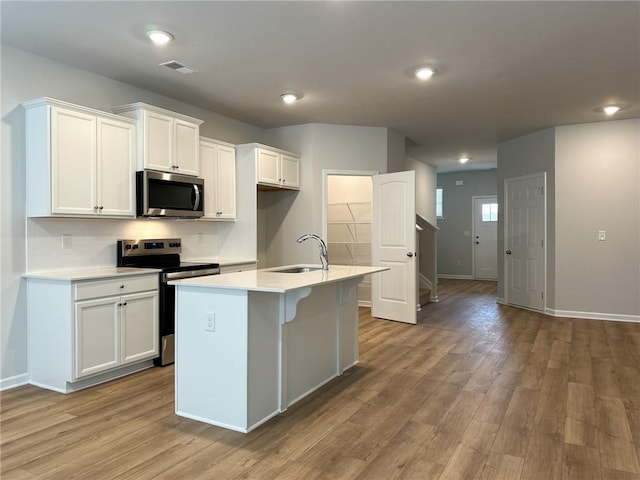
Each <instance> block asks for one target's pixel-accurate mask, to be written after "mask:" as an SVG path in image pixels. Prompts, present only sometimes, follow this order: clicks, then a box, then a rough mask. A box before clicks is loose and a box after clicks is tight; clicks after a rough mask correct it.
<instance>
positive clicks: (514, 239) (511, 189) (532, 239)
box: [505, 174, 546, 310]
mask: <svg viewBox="0 0 640 480" xmlns="http://www.w3.org/2000/svg"><path fill="white" fill-rule="evenodd" d="M544 185H545V177H544V174H540V175H536V176H530V177H524V178H516V179H509V180H506V181H505V204H506V205H505V210H506V217H505V234H506V238H505V279H506V283H505V284H506V287H507V288H506V297H507V298H506V301H507V303H508V304H511V305H517V306H521V307H526V308H531V309H534V310H544V285H545V243H544V239H545V224H546V219H545V201H544Z"/></svg>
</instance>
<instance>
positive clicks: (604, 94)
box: [1, 0, 640, 171]
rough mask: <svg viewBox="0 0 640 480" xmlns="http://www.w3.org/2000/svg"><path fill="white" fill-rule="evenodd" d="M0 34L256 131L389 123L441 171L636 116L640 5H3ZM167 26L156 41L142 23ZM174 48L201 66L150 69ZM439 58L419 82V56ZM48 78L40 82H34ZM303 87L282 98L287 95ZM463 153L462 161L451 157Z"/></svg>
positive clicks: (484, 163) (175, 54)
mask: <svg viewBox="0 0 640 480" xmlns="http://www.w3.org/2000/svg"><path fill="white" fill-rule="evenodd" d="M1 9H2V10H1V15H2V42H3V43H6V44H9V45H11V46H14V47H17V48H21V49H24V50H26V51H29V52H33V53H36V54H38V55H42V56H45V57H50V58H52V59H55V60H57V61H60V62H63V63H66V64H70V65H73V66H76V67H79V68H82V69H85V70H89V71H92V72H95V73H98V74H101V75H105V76H107V77H110V78H114V79H116V80H119V81H122V82H126V83H128V84H131V85H135V86H138V87H141V88H143V89H146V90H150V91H153V92H157V93H160V94H163V95H166V96H168V97H171V98H175V99H177V100H181V101H183V102H186V103H189V104H193V105H198V106H200V107H202V108H206V109H208V110H212V111H214V112H217V113H220V114H222V115H226V116H229V117H232V118H235V119H238V120H242V121H245V122H248V123H251V124H254V125H257V126H260V127H263V128H268V127H279V126H286V125H296V124H302V123H309V122H321V123H336V124H347V125H367V126H382V127H389V128H391V129H393V130H396V131H398V132H400V133H402V134H404V135H405V136H406V137H407V139H409V140H410V142H408V144H409V145H408V150H407V151H408V153H409V154H410V155H411V156H412V157H414V158H416V159H419V160H422V161H424V162H426V163H429V164H432V165H434V166H437V167H438V171H454V170H456V169H461V168H465V169H479V168H490V167H495V163H496V144H497V143H498V142H501V141H504V140H507V139H510V138H514V137H517V136H520V135H523V134H527V133H532V132H535V131H538V130H541V129H544V128H547V127H551V126H555V125H563V124H574V123H584V122H595V121H602V120H605V119H606V118H605V116H604V115H603V114H602V113H597V112H595V111H594V109H595V108H596V107H598V106H600V105H603V104H606V103H625V104H629V105H630V107H629V108H628V109H627V110H625V111H623V112H620V113H619V114H618V115H617V116H616V117H615V118H631V117H638V116H640V114H639V108H638V107H639V104H640V2H637V1H631V2H614V1H603V2H590V1H585V2H575V1H573V2H551V1H539V2H452V1H450V2H405V1H390V2H373V1H369V2H347V1H323V2H271V1H267V2H245V1H232V2H214V1H200V2H189V1H156V2H130V1H105V2H98V1H84V2H56V1H45V2H31V1H17V2H12V1H6V0H3V1H2V3H1ZM152 27H159V28H162V29H166V30H168V31H170V32H171V33H173V35H174V36H175V40H174V41H173V42H172V43H171V44H170V45H168V46H166V47H164V48H157V47H154V46H152V45H151V44H150V42H149V41H148V39H147V38H146V36H145V32H146V31H147V30H149V29H151V28H152ZM168 60H177V61H179V62H181V63H184V64H186V65H188V66H190V67H193V68H195V69H197V70H198V72H197V73H194V74H191V75H182V74H180V73H177V72H175V71H173V70H170V69H168V68H166V67H160V66H158V64H159V63H161V62H165V61H168ZM424 64H429V65H432V66H435V67H436V68H437V70H438V73H439V75H438V76H436V77H434V78H432V79H431V80H429V81H427V82H420V81H418V80H416V79H415V78H413V77H412V72H413V70H414V69H415V68H416V67H417V66H421V65H424ZM43 81H46V80H44V79H43ZM286 91H296V92H301V93H302V94H303V96H304V97H303V99H302V100H301V101H300V102H298V103H297V104H295V105H285V104H283V103H282V102H281V100H280V94H281V93H283V92H286ZM462 154H467V155H470V156H471V157H472V160H471V161H470V162H469V163H468V164H467V165H466V166H465V167H461V166H459V165H458V164H457V162H456V160H455V158H456V157H457V156H460V155H462Z"/></svg>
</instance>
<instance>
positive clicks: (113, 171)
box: [96, 118, 135, 217]
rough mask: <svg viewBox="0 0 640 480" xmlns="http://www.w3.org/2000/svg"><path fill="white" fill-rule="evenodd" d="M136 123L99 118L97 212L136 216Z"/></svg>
mask: <svg viewBox="0 0 640 480" xmlns="http://www.w3.org/2000/svg"><path fill="white" fill-rule="evenodd" d="M134 175H135V127H134V125H132V124H130V123H125V122H118V121H117V120H112V119H102V118H98V155H97V180H96V183H97V190H98V213H99V214H101V215H117V216H129V217H132V216H134V214H135V212H134V184H133V180H134Z"/></svg>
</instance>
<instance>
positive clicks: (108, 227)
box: [26, 218, 226, 272]
mask: <svg viewBox="0 0 640 480" xmlns="http://www.w3.org/2000/svg"><path fill="white" fill-rule="evenodd" d="M26 222H27V225H26V234H27V235H26V236H27V245H26V248H27V272H36V271H43V270H67V269H76V268H93V267H106V266H109V267H111V266H115V264H116V242H117V241H118V240H120V239H129V238H132V239H134V238H174V237H175V238H181V239H182V255H181V257H182V258H183V259H206V258H216V257H217V253H216V252H217V251H218V249H219V248H217V246H216V242H217V241H219V231H220V230H222V229H224V228H226V227H225V226H223V225H217V224H212V223H204V222H197V221H193V220H166V219H162V220H153V219H142V220H133V219H132V220H110V219H95V220H92V219H66V218H64V219H63V218H27V220H26Z"/></svg>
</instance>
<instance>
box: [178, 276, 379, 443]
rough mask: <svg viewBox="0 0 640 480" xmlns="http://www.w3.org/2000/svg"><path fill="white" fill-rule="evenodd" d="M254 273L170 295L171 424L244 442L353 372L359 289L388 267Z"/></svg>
mask: <svg viewBox="0 0 640 480" xmlns="http://www.w3.org/2000/svg"><path fill="white" fill-rule="evenodd" d="M307 269H309V267H308V266H307V267H306V268H305V266H300V265H294V266H288V267H279V268H276V269H273V268H272V269H264V270H252V271H244V272H237V273H229V274H224V275H213V276H207V277H197V278H191V279H184V280H178V281H175V282H171V284H173V285H175V286H176V366H175V377H176V414H178V415H181V416H184V417H188V418H191V419H194V420H199V421H202V422H206V423H209V424H212V425H218V426H221V427H225V428H229V429H232V430H236V431H240V432H249V431H251V430H253V429H254V428H256V427H258V426H259V425H261V424H262V423H264V422H266V421H267V420H269V419H270V418H272V417H273V416H275V415H277V414H278V413H281V412H283V411H285V410H286V409H287V408H288V407H289V406H290V405H292V404H293V403H295V402H296V401H298V400H300V399H302V398H303V397H305V396H306V395H308V394H309V393H311V392H313V391H314V390H316V389H317V388H319V387H320V386H322V385H324V384H325V383H327V382H328V381H330V380H331V379H333V378H335V377H336V376H338V375H341V374H342V373H343V372H344V371H345V370H346V369H348V368H350V367H352V366H353V365H355V364H356V363H357V362H358V299H357V285H358V284H359V283H360V282H361V281H362V280H363V279H364V276H365V275H369V274H372V273H375V272H381V271H383V270H387V268H385V267H359V266H345V265H331V266H330V267H329V270H328V271H325V270H321V269H318V268H317V267H312V269H311V270H310V271H305V270H307Z"/></svg>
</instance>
